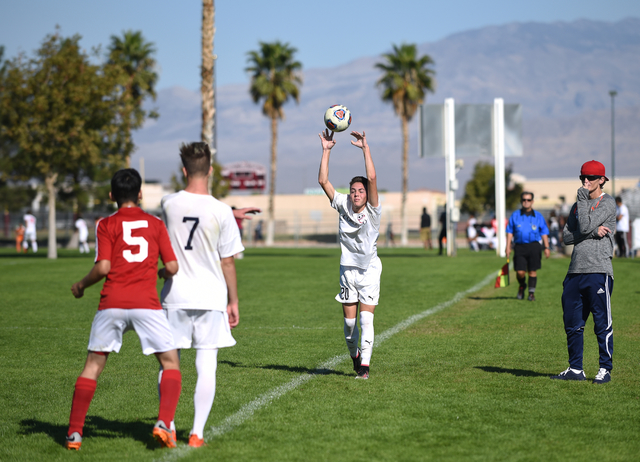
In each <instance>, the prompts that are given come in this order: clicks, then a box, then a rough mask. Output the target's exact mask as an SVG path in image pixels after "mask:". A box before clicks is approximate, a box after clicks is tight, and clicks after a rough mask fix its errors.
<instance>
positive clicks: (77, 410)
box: [67, 377, 97, 436]
mask: <svg viewBox="0 0 640 462" xmlns="http://www.w3.org/2000/svg"><path fill="white" fill-rule="evenodd" d="M96 385H97V382H96V381H95V380H92V379H86V378H84V377H78V380H76V388H75V391H74V392H73V401H72V403H71V415H70V416H69V431H68V432H67V435H71V434H72V433H73V432H78V433H80V435H81V436H82V428H83V427H84V419H85V417H87V411H88V410H89V405H90V404H91V400H92V399H93V394H94V393H95V391H96Z"/></svg>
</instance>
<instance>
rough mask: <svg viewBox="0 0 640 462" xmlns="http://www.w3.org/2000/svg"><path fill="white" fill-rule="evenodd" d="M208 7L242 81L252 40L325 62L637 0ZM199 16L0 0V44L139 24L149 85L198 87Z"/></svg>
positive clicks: (139, 3)
mask: <svg viewBox="0 0 640 462" xmlns="http://www.w3.org/2000/svg"><path fill="white" fill-rule="evenodd" d="M215 8H216V9H215V12H216V16H215V20H216V35H215V40H214V53H215V54H216V55H217V57H218V58H217V62H216V79H217V85H218V86H223V85H227V84H236V83H248V82H249V76H248V75H247V74H246V72H245V71H244V69H245V67H246V65H247V62H246V58H247V52H248V51H250V50H257V49H258V47H259V42H260V41H264V42H270V41H275V40H280V41H281V42H285V43H289V45H290V46H292V47H295V48H296V49H297V50H298V52H297V53H296V59H297V60H298V61H300V62H301V63H302V65H303V69H313V68H331V67H335V66H339V65H342V64H345V63H347V62H350V61H352V60H355V59H358V58H361V57H364V56H377V55H380V54H382V53H385V52H387V51H389V50H390V49H391V45H392V44H400V43H403V42H406V43H416V44H421V43H425V42H435V41H438V40H440V39H442V38H445V37H447V36H449V35H451V34H455V33H458V32H462V31H466V30H469V29H476V28H481V27H484V26H488V25H500V24H507V23H511V22H530V21H534V22H555V21H566V22H570V21H575V20H578V19H592V20H599V21H611V22H614V21H618V20H621V19H624V18H627V17H631V16H633V17H640V1H638V0H607V1H603V0H537V1H536V2H525V1H520V0H516V1H513V0H485V1H477V0H447V1H435V0H394V1H393V2H389V1H382V0H350V1H345V2H333V3H332V2H315V1H314V2H312V1H308V0H270V1H264V0H218V1H216V2H215ZM201 20H202V3H201V2H200V1H196V0H180V1H178V0H174V1H168V0H110V1H104V0H57V1H52V0H0V45H1V46H4V47H5V58H12V57H15V56H16V55H17V54H18V53H20V52H24V53H26V54H27V55H28V56H32V55H33V52H34V51H35V50H36V49H37V48H38V47H39V46H40V44H41V43H42V41H43V39H44V38H45V36H46V35H47V34H51V33H53V32H55V30H56V25H58V26H59V27H60V31H61V34H62V35H63V36H72V35H75V34H79V35H81V36H82V40H81V41H80V43H81V45H82V46H83V47H85V48H86V49H87V50H90V49H91V48H92V47H94V46H99V45H101V46H102V49H103V50H104V49H106V47H107V46H108V44H109V42H110V37H111V36H112V35H122V32H123V31H125V30H136V31H137V30H139V31H142V34H143V36H144V37H145V39H146V40H147V41H150V42H153V43H154V45H155V48H156V59H157V62H158V71H159V75H160V78H159V81H158V85H157V87H156V89H157V90H162V89H165V88H170V87H173V86H181V87H183V88H186V89H189V90H197V89H198V88H199V86H200V71H199V68H200V64H201V40H200V26H201Z"/></svg>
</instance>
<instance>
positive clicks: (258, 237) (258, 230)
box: [253, 220, 264, 244]
mask: <svg viewBox="0 0 640 462" xmlns="http://www.w3.org/2000/svg"><path fill="white" fill-rule="evenodd" d="M262 226H263V220H260V221H259V222H258V224H257V225H256V229H255V231H254V233H253V239H254V240H255V241H256V244H259V243H260V242H262V241H264V237H263V236H262Z"/></svg>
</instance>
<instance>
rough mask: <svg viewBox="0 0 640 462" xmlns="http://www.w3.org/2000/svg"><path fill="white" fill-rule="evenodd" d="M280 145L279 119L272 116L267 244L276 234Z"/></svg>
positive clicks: (270, 243)
mask: <svg viewBox="0 0 640 462" xmlns="http://www.w3.org/2000/svg"><path fill="white" fill-rule="evenodd" d="M277 145H278V119H277V118H276V116H275V115H273V116H271V178H270V180H269V216H268V217H267V240H266V242H265V244H266V245H268V246H271V245H273V237H274V235H275V207H274V199H275V195H276V160H277V154H278V153H277V150H276V146H277Z"/></svg>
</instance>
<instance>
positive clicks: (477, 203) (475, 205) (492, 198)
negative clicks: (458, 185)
mask: <svg viewBox="0 0 640 462" xmlns="http://www.w3.org/2000/svg"><path fill="white" fill-rule="evenodd" d="M512 172H513V169H512V167H511V166H509V167H507V168H506V169H505V184H507V185H509V187H508V188H507V190H506V193H505V196H506V197H505V204H506V208H507V210H513V209H515V208H516V207H518V204H519V202H520V194H521V193H522V185H521V184H519V183H512V182H511V173H512ZM495 208H496V176H495V168H494V166H493V164H490V163H489V162H483V161H480V162H478V163H477V164H476V165H475V167H474V169H473V175H472V177H471V179H470V180H469V181H468V182H467V184H466V186H465V187H464V197H463V198H462V204H461V206H460V209H461V211H462V212H467V213H475V214H479V213H484V212H489V211H493V210H495Z"/></svg>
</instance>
